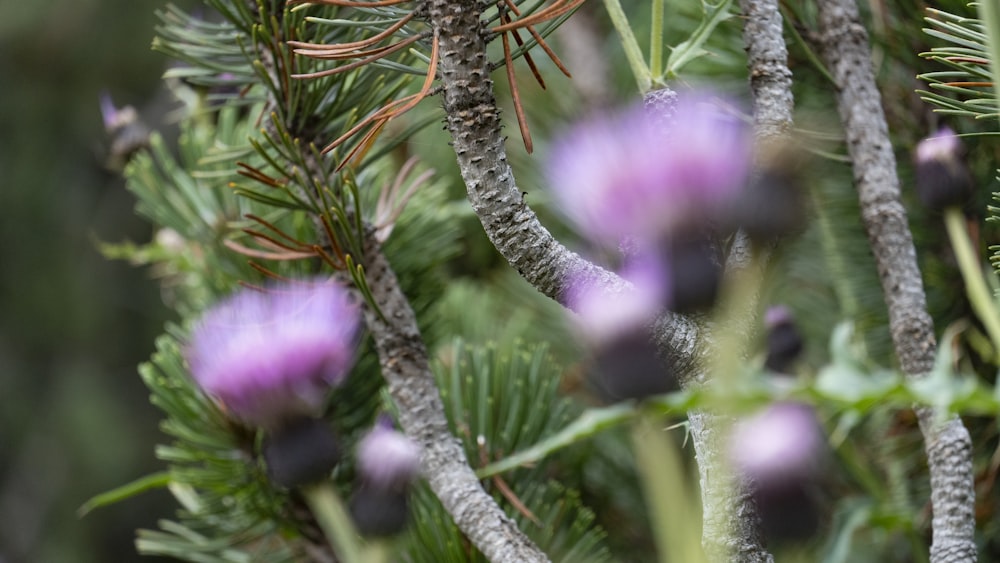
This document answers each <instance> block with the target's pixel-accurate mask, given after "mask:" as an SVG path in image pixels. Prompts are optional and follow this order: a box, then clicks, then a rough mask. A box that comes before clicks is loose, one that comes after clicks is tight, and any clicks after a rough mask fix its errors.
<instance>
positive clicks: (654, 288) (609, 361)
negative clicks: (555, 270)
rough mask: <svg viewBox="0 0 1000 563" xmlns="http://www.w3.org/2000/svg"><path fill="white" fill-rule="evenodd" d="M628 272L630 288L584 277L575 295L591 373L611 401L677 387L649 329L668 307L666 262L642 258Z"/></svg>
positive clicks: (572, 300) (576, 284) (574, 286)
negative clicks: (607, 285)
mask: <svg viewBox="0 0 1000 563" xmlns="http://www.w3.org/2000/svg"><path fill="white" fill-rule="evenodd" d="M623 277H625V279H627V280H628V281H630V282H631V283H632V289H631V290H630V291H624V292H621V293H612V292H609V291H607V290H606V289H605V288H604V287H603V286H600V285H597V284H595V283H593V280H588V279H584V280H580V281H576V282H574V283H571V288H572V289H571V292H570V298H569V305H570V308H571V309H573V310H574V311H576V313H577V316H576V321H577V327H578V330H579V331H580V333H581V335H582V336H583V338H584V340H585V341H586V343H587V345H588V347H589V348H590V350H591V353H592V359H593V364H592V369H590V370H588V376H590V378H591V380H592V382H593V383H594V385H595V387H596V388H597V390H598V392H599V393H600V395H601V396H602V397H603V398H604V399H606V400H608V401H621V400H625V399H642V398H645V397H648V396H651V395H658V394H661V393H666V392H669V391H672V390H675V389H676V388H677V380H676V379H675V378H674V377H673V376H672V374H670V373H669V370H668V369H667V368H665V367H664V363H663V362H661V361H660V359H659V354H658V352H657V348H656V346H655V344H654V343H653V341H652V334H651V331H650V330H649V328H650V326H651V325H652V323H653V321H654V319H655V318H656V316H657V314H658V313H659V312H660V311H661V310H663V304H664V294H665V288H666V287H667V279H666V277H665V275H664V273H663V271H662V267H661V266H660V265H659V264H657V263H655V262H654V261H651V260H644V259H636V260H634V261H633V263H632V264H631V265H630V266H629V268H628V270H627V271H626V272H625V273H624V276H623Z"/></svg>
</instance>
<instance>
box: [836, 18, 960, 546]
mask: <svg viewBox="0 0 1000 563" xmlns="http://www.w3.org/2000/svg"><path fill="white" fill-rule="evenodd" d="M817 6H818V9H819V12H818V14H819V24H820V35H819V40H820V50H821V55H822V56H823V59H824V60H825V62H826V65H827V66H828V67H829V69H830V72H831V74H832V75H833V77H834V78H835V79H836V83H837V107H838V110H839V111H840V118H841V121H842V122H843V125H844V130H845V132H846V135H847V148H848V151H849V153H850V155H851V160H852V162H853V166H854V178H855V184H856V187H857V190H858V197H859V199H860V201H861V218H862V221H863V222H864V225H865V230H866V231H867V233H868V241H869V244H870V245H871V248H872V251H873V253H874V255H875V261H876V265H877V267H878V273H879V278H880V279H881V282H882V291H883V293H884V294H885V300H886V304H887V305H888V309H889V329H890V332H891V334H892V341H893V346H894V348H895V351H896V356H897V358H898V359H899V363H900V365H901V366H902V368H903V370H904V371H905V372H906V373H907V375H909V376H911V377H923V376H924V375H926V374H927V372H929V371H930V370H931V368H932V367H933V365H934V356H935V353H936V344H935V339H934V324H933V322H932V320H931V317H930V315H929V314H928V313H927V302H926V296H925V294H924V287H923V281H922V279H921V274H920V269H919V267H918V266H917V259H916V251H915V249H914V247H913V238H912V235H911V233H910V229H909V226H908V224H907V218H906V210H905V209H904V208H903V205H902V203H901V202H900V193H899V192H900V190H899V178H898V177H897V175H896V159H895V156H894V155H893V152H892V143H891V141H890V139H889V129H888V126H887V124H886V120H885V114H884V112H883V111H882V105H881V100H882V97H881V94H880V93H879V91H878V88H877V87H876V83H875V75H874V72H873V69H872V66H871V60H872V59H871V49H870V47H869V45H868V34H867V32H866V31H865V28H864V25H863V24H862V22H861V19H860V16H859V15H858V7H857V5H856V4H855V3H854V0H822V1H820V2H817ZM917 416H918V418H919V420H920V429H921V431H922V432H923V434H924V442H925V448H926V450H927V457H928V468H929V470H930V474H931V504H932V506H933V511H934V516H933V519H932V524H931V526H932V532H933V543H932V544H931V549H930V557H931V561H932V562H934V563H943V562H963V563H964V562H973V561H976V544H975V537H974V536H975V519H974V510H973V509H974V504H975V491H974V489H973V483H974V481H973V472H972V455H971V452H972V444H971V440H970V438H969V432H968V430H967V429H966V428H965V426H964V425H963V424H962V421H961V419H959V418H958V417H956V416H952V417H950V418H945V417H943V416H941V415H940V414H939V413H936V412H934V411H933V410H932V409H930V408H919V409H917Z"/></svg>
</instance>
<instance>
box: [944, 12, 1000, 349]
mask: <svg viewBox="0 0 1000 563" xmlns="http://www.w3.org/2000/svg"><path fill="white" fill-rule="evenodd" d="M989 3H990V2H985V4H989ZM944 223H945V226H946V227H947V229H948V237H949V238H950V239H951V246H952V249H954V251H955V257H956V258H957V259H958V267H959V269H960V270H961V271H962V277H963V278H964V279H965V288H966V292H967V294H968V296H969V302H970V303H971V304H972V309H973V310H974V311H975V312H976V316H978V317H979V320H980V321H982V323H983V325H984V326H985V327H986V333H987V334H989V335H990V341H992V342H993V353H994V361H995V362H997V363H998V364H1000V315H998V314H997V309H996V303H995V302H994V301H993V298H992V297H991V296H990V292H989V290H988V289H987V288H986V281H985V280H984V279H983V270H982V267H981V266H980V263H979V258H978V255H977V253H976V252H975V250H973V248H972V241H971V240H970V239H969V233H968V231H966V225H965V215H964V214H963V213H962V210H961V209H959V208H958V207H950V208H948V209H946V210H945V212H944Z"/></svg>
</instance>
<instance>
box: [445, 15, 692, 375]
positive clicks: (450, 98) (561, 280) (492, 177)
mask: <svg viewBox="0 0 1000 563" xmlns="http://www.w3.org/2000/svg"><path fill="white" fill-rule="evenodd" d="M425 6H426V8H427V12H428V15H429V19H430V22H431V25H433V26H434V28H435V29H436V30H437V31H438V35H439V42H440V43H439V44H440V52H441V60H440V62H439V76H440V78H441V85H442V88H443V94H442V95H443V98H444V100H443V102H444V109H445V112H446V114H447V117H446V123H447V127H448V131H449V132H450V133H451V138H452V144H453V147H454V149H455V154H456V155H457V157H458V165H459V169H460V170H461V173H462V179H463V180H464V181H465V185H466V188H467V193H468V198H469V202H470V203H471V204H472V208H473V210H474V211H475V212H476V215H477V216H478V217H479V220H480V222H481V223H482V225H483V229H484V230H485V231H486V234H487V236H488V237H489V239H490V241H491V242H492V243H493V246H494V247H496V249H497V250H498V251H499V252H500V254H501V255H503V257H504V258H506V259H507V261H508V262H509V263H510V265H511V266H512V267H513V268H514V269H515V270H517V272H518V273H519V274H521V276H522V277H523V278H524V279H525V280H527V281H528V283H530V284H531V285H532V286H534V287H535V288H536V289H537V290H538V291H540V292H541V293H543V294H545V295H547V296H548V297H550V298H552V299H554V300H556V301H557V302H559V303H562V304H564V305H565V304H566V298H567V296H568V295H570V294H571V292H572V289H573V288H572V287H570V283H571V281H570V280H574V281H575V282H576V283H581V284H586V285H588V286H591V285H592V284H595V283H598V284H600V285H601V286H603V287H604V288H605V289H606V290H608V291H609V292H611V293H619V292H624V291H629V290H630V289H631V286H630V284H629V283H628V282H626V281H625V280H623V279H621V278H620V277H618V276H617V275H616V274H615V273H613V272H610V271H608V270H605V269H603V268H601V267H600V266H597V265H595V264H593V263H591V262H589V261H588V260H586V259H584V258H583V257H581V256H580V255H578V254H576V253H575V252H572V251H570V250H569V249H567V248H566V247H565V246H563V245H562V244H561V243H560V242H559V241H557V240H556V239H555V237H553V236H552V234H551V233H550V232H549V231H548V230H547V229H546V228H545V227H544V226H543V225H542V224H541V222H540V221H539V220H538V217H537V216H536V215H535V212H534V211H532V209H531V208H530V207H528V205H527V203H525V201H524V194H522V192H521V191H520V190H519V189H518V187H517V185H516V183H515V181H514V174H513V172H512V171H511V168H510V165H509V164H508V163H507V151H506V148H505V147H504V137H503V136H502V134H501V121H500V110H499V109H498V108H497V104H496V98H495V96H494V92H493V81H492V80H491V79H490V70H491V69H490V64H489V59H488V57H487V55H486V39H487V37H488V33H489V32H488V31H487V29H486V27H485V25H484V24H483V22H482V21H481V19H480V16H481V14H482V10H481V4H480V3H479V2H477V1H476V0H427V2H426V4H425ZM660 326H661V327H662V329H663V330H662V331H660V332H659V334H660V337H661V338H662V342H663V344H664V346H665V347H666V348H667V349H669V350H671V351H674V352H675V353H677V354H681V356H682V360H681V362H680V364H681V365H694V362H693V357H692V356H691V355H692V354H693V353H694V351H695V350H696V340H697V334H698V326H697V324H696V323H695V322H694V321H693V320H691V319H689V318H687V317H684V316H681V315H673V314H669V315H668V316H667V317H666V318H665V319H663V320H662V321H661V323H660Z"/></svg>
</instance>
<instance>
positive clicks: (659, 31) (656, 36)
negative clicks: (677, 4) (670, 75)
mask: <svg viewBox="0 0 1000 563" xmlns="http://www.w3.org/2000/svg"><path fill="white" fill-rule="evenodd" d="M652 10H653V13H652V16H651V18H650V20H651V21H650V30H649V73H650V75H652V78H653V80H655V81H656V82H661V81H662V78H663V0H653V1H652Z"/></svg>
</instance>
